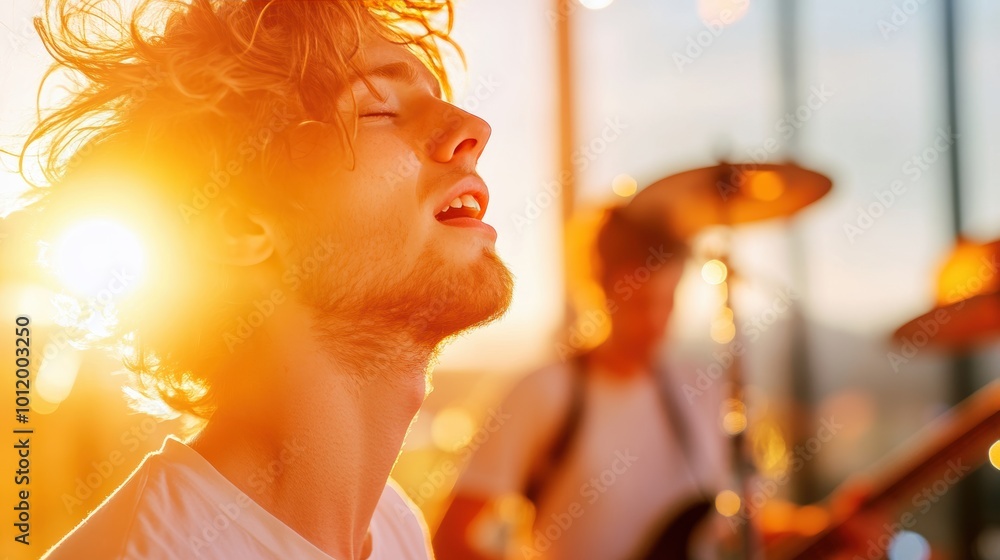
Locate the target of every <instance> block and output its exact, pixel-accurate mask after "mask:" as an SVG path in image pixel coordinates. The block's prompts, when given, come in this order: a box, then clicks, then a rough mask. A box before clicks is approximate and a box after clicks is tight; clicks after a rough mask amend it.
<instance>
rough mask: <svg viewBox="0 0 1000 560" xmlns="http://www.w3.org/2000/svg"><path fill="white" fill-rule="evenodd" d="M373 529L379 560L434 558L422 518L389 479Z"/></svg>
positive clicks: (395, 484) (428, 532)
mask: <svg viewBox="0 0 1000 560" xmlns="http://www.w3.org/2000/svg"><path fill="white" fill-rule="evenodd" d="M373 525H374V527H373V536H374V538H375V539H377V544H376V551H378V558H393V559H395V558H400V559H403V558H406V559H409V558H420V559H423V558H432V557H433V556H432V554H431V552H430V531H428V529H427V524H426V523H425V522H424V516H423V514H421V513H420V509H419V508H417V506H416V504H414V503H413V501H412V500H411V499H410V498H409V497H408V496H407V495H406V492H404V491H403V489H402V488H401V487H400V486H399V484H398V483H396V481H394V480H393V479H392V478H390V479H388V480H387V481H386V484H385V488H384V489H383V491H382V498H381V499H380V500H379V503H378V507H377V508H376V510H375V519H374V523H373ZM373 557H374V555H373Z"/></svg>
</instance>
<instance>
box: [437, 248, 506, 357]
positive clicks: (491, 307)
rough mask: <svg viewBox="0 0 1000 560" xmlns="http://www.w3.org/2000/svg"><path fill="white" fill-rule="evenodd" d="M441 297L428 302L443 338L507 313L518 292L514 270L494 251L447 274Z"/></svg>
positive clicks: (441, 287) (487, 252) (440, 292)
mask: <svg viewBox="0 0 1000 560" xmlns="http://www.w3.org/2000/svg"><path fill="white" fill-rule="evenodd" d="M438 288H439V289H440V291H439V295H438V296H437V297H432V298H431V301H429V302H428V305H429V307H430V309H429V311H430V313H431V315H432V316H436V319H434V320H432V321H431V322H432V323H433V324H434V328H435V330H437V331H438V333H439V334H440V335H441V336H442V338H445V337H448V336H452V335H455V334H458V333H461V332H463V331H466V330H469V329H472V328H475V327H479V326H482V325H485V324H488V323H491V322H493V321H495V320H497V319H499V318H500V317H502V316H503V314H504V313H506V312H507V308H508V307H510V302H511V298H512V297H513V294H514V278H513V275H511V273H510V270H508V269H507V266H506V265H505V264H504V263H503V261H501V260H500V257H498V256H497V255H496V253H494V252H493V251H491V250H487V251H485V252H484V255H483V257H482V258H481V259H478V260H477V261H476V262H475V263H473V264H471V265H469V266H467V267H464V268H462V269H460V270H458V271H455V272H454V273H452V274H448V275H447V281H446V282H445V285H444V286H438Z"/></svg>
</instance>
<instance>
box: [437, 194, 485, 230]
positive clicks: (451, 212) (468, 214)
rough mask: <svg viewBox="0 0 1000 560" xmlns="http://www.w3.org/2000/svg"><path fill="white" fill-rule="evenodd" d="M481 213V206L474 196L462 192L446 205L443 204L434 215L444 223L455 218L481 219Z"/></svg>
mask: <svg viewBox="0 0 1000 560" xmlns="http://www.w3.org/2000/svg"><path fill="white" fill-rule="evenodd" d="M482 215H483V211H482V206H481V205H480V204H479V201H478V200H476V197H474V196H472V195H471V194H463V195H461V196H458V197H456V198H455V199H454V200H452V201H451V203H450V204H449V205H448V206H445V207H444V208H442V209H441V211H440V212H438V213H437V215H435V216H434V217H435V218H437V221H439V222H442V223H446V222H448V221H449V220H454V219H457V218H473V219H475V220H481V219H482Z"/></svg>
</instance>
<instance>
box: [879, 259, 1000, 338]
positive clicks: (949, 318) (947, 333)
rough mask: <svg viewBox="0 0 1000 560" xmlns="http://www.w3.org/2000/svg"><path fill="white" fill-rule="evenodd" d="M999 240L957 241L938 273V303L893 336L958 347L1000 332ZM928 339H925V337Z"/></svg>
mask: <svg viewBox="0 0 1000 560" xmlns="http://www.w3.org/2000/svg"><path fill="white" fill-rule="evenodd" d="M998 269H1000V240H996V241H991V242H988V243H974V242H971V241H968V240H960V241H959V242H958V244H957V245H956V246H955V249H954V250H952V252H951V254H950V255H948V258H947V259H946V260H945V262H944V264H943V265H942V266H941V268H940V270H939V272H938V280H937V296H936V305H935V306H934V308H933V309H931V310H930V311H928V312H927V313H924V314H923V315H921V316H919V317H917V318H915V319H913V320H911V321H908V322H907V323H906V324H904V325H902V326H901V327H899V328H898V329H897V330H896V332H895V333H893V338H895V339H896V341H898V342H903V343H906V342H910V343H912V344H915V345H918V346H924V345H929V346H933V347H939V348H962V347H966V346H972V345H975V344H978V343H982V342H986V341H988V340H990V339H992V338H994V337H997V336H998V335H1000V270H998ZM925 339H926V340H925Z"/></svg>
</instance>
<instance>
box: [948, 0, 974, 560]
mask: <svg viewBox="0 0 1000 560" xmlns="http://www.w3.org/2000/svg"><path fill="white" fill-rule="evenodd" d="M942 8H943V10H944V17H943V18H942V22H943V24H944V29H943V31H944V54H945V56H944V63H945V66H944V71H945V106H946V111H945V113H946V118H947V123H948V127H949V128H950V129H951V133H952V135H953V138H954V143H953V144H952V146H951V149H950V150H949V151H948V154H947V155H948V178H949V181H948V186H949V187H950V188H949V194H950V200H951V226H952V233H953V235H954V237H955V241H956V242H958V241H960V240H961V239H962V230H963V225H964V224H963V221H962V157H961V151H960V147H961V145H962V142H961V137H960V136H959V125H960V122H959V114H958V59H957V53H956V51H957V48H956V47H957V31H958V21H957V18H956V11H955V10H956V1H955V0H945V2H944V5H943V7H942ZM951 366H952V367H951V370H952V371H951V395H950V397H951V402H950V404H951V405H956V404H958V403H959V402H961V401H963V400H965V398H966V397H968V396H970V395H972V394H973V393H974V392H975V391H976V388H977V387H976V383H975V379H974V378H975V363H974V359H973V356H972V355H971V354H969V353H968V352H965V351H961V352H960V353H958V354H956V355H955V356H954V357H953V358H952V360H951ZM981 489H982V486H981V479H980V477H979V476H977V475H976V473H972V475H971V476H969V477H968V479H966V480H964V481H962V483H960V484H959V485H958V487H957V488H956V490H957V492H956V500H955V501H956V503H955V509H956V511H955V512H954V513H955V515H953V516H952V519H953V520H954V524H953V527H954V529H955V533H956V535H957V537H958V538H957V539H956V546H957V547H958V550H955V554H956V555H957V557H959V558H972V548H973V543H974V541H975V538H976V536H977V535H978V534H979V532H980V531H981V530H982V528H983V516H982V509H981V507H980V503H979V499H978V497H979V495H980V492H981Z"/></svg>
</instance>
